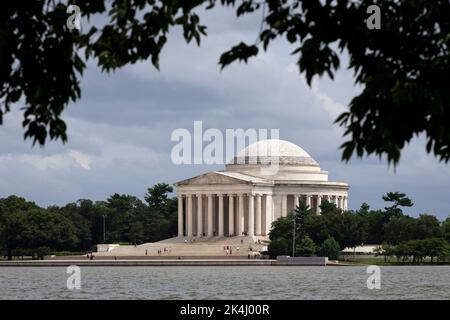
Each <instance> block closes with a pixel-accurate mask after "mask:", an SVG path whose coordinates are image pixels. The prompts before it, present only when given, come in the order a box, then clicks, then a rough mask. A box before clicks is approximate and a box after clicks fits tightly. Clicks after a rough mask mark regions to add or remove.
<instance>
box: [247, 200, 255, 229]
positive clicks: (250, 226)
mask: <svg viewBox="0 0 450 320" xmlns="http://www.w3.org/2000/svg"><path fill="white" fill-rule="evenodd" d="M254 217H255V197H254V196H253V195H252V194H249V195H248V235H249V236H253V235H254V234H255V219H254Z"/></svg>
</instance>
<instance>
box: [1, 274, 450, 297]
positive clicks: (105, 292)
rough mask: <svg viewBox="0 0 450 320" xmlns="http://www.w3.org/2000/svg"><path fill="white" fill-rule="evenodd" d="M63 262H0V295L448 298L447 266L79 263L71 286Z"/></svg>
mask: <svg viewBox="0 0 450 320" xmlns="http://www.w3.org/2000/svg"><path fill="white" fill-rule="evenodd" d="M69 276H70V275H69V274H67V273H66V268H65V267H2V268H0V298H1V299H450V266H408V267H405V266H388V267H381V288H380V289H378V290H377V289H372V290H369V289H368V288H367V284H366V281H367V278H368V277H369V276H370V274H367V273H366V267H359V266H358V267H81V288H80V289H79V290H76V289H74V290H69V289H67V278H68V277H69Z"/></svg>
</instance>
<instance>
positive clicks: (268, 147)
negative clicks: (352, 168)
mask: <svg viewBox="0 0 450 320" xmlns="http://www.w3.org/2000/svg"><path fill="white" fill-rule="evenodd" d="M274 159H276V160H274ZM274 161H276V164H277V167H276V168H277V170H276V171H275V172H272V171H273V170H269V169H270V168H271V167H270V166H272V167H273V163H274ZM175 186H176V191H177V195H178V236H179V237H184V236H187V237H203V236H205V237H224V236H237V235H243V234H245V235H248V236H267V235H268V233H269V231H270V226H271V223H272V222H273V221H275V220H276V219H278V218H279V217H283V216H286V215H287V214H288V213H289V212H290V211H292V210H293V209H294V208H295V206H296V204H297V203H298V201H300V200H302V201H305V202H306V204H308V205H309V206H310V207H311V208H312V209H313V210H314V212H315V213H316V214H320V204H321V202H322V201H324V200H327V201H329V202H333V203H335V204H336V206H337V207H339V208H341V209H343V210H346V209H347V199H348V189H349V185H348V184H347V183H345V182H331V181H328V172H327V171H324V170H322V169H321V168H320V166H319V164H318V163H317V162H316V161H315V160H314V159H313V158H312V157H311V156H310V155H309V154H308V153H307V152H306V151H305V150H303V149H302V148H300V147H299V146H297V145H295V144H293V143H291V142H288V141H284V140H277V139H269V140H261V141H259V142H256V143H254V144H251V145H249V146H248V147H247V148H245V149H243V150H241V151H240V152H239V153H238V154H237V155H236V157H235V158H234V159H233V160H232V161H231V162H230V163H228V164H227V165H226V166H225V169H224V170H222V171H212V172H207V173H205V174H203V175H200V176H197V177H192V178H189V179H186V180H183V181H179V182H177V183H175Z"/></svg>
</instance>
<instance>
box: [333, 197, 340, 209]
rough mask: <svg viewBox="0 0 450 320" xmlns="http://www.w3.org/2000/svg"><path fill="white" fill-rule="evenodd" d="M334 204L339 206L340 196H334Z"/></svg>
mask: <svg viewBox="0 0 450 320" xmlns="http://www.w3.org/2000/svg"><path fill="white" fill-rule="evenodd" d="M334 204H335V205H336V207H338V208H339V200H338V196H337V195H336V196H334Z"/></svg>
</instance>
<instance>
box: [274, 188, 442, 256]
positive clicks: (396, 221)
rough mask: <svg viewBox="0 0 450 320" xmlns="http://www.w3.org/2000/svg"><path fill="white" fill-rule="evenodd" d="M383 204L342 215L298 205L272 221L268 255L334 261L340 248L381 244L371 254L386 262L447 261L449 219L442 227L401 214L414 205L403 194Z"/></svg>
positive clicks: (325, 206) (330, 208)
mask: <svg viewBox="0 0 450 320" xmlns="http://www.w3.org/2000/svg"><path fill="white" fill-rule="evenodd" d="M383 199H384V200H385V201H386V202H388V203H390V205H389V206H387V207H385V208H384V210H371V209H370V207H369V205H368V204H366V203H363V204H362V205H361V207H360V208H359V209H358V210H349V211H343V210H341V209H339V208H337V207H336V205H335V204H333V203H330V202H327V201H324V202H323V203H322V204H321V215H316V214H315V213H314V212H313V211H312V210H311V208H310V207H308V206H307V205H306V204H305V203H303V202H300V204H299V206H298V207H297V208H296V209H295V210H294V211H293V212H291V213H289V214H288V216H287V217H282V218H279V219H278V220H276V221H274V222H273V224H272V229H271V232H270V239H271V243H270V245H269V250H268V253H269V254H270V255H271V256H272V257H275V256H277V255H292V254H294V255H296V256H315V255H318V256H327V257H329V258H330V259H338V257H339V254H340V251H341V250H343V249H344V248H353V247H355V246H359V245H364V244H376V245H382V246H380V248H379V249H378V250H377V252H376V254H378V255H384V256H385V259H386V260H388V259H389V258H390V257H394V256H395V257H396V258H397V259H398V260H399V261H403V262H405V261H412V262H421V261H422V260H423V259H425V258H426V257H429V258H431V260H432V261H433V259H434V258H439V259H440V260H445V259H446V258H448V257H449V256H450V217H448V218H447V219H446V220H445V221H442V222H441V221H439V220H438V219H437V218H436V217H435V216H433V215H429V214H421V215H419V217H417V218H413V217H410V216H408V215H405V214H404V212H403V209H402V208H403V207H411V206H413V202H412V201H411V199H409V198H408V197H407V196H406V195H405V194H403V193H399V192H389V193H387V194H386V195H384V196H383ZM294 221H295V235H296V237H295V238H296V241H295V248H293V247H294V241H293V237H294ZM293 249H294V250H293Z"/></svg>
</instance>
